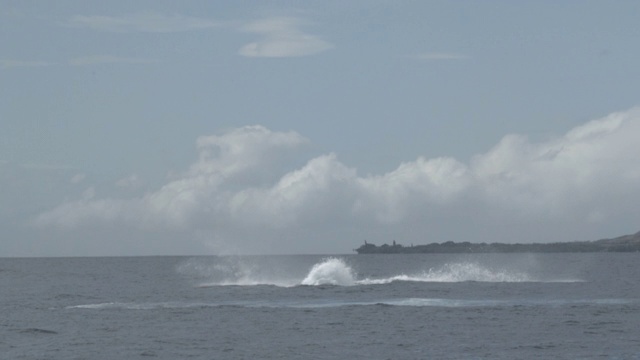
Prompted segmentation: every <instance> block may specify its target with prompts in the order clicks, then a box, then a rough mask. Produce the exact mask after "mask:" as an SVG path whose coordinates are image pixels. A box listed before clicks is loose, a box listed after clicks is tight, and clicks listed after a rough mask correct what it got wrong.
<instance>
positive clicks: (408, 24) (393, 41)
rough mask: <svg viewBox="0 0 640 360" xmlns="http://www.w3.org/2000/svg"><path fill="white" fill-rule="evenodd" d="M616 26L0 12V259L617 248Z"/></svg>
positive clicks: (362, 8)
mask: <svg viewBox="0 0 640 360" xmlns="http://www.w3.org/2000/svg"><path fill="white" fill-rule="evenodd" d="M638 14H640V3H638V2H636V1H616V2H604V1H562V2H556V1H548V2H546V1H536V2H533V1H531V2H511V1H482V2H463V1H456V2H445V1H439V2H435V1H414V2H400V1H349V2H342V1H336V2H333V1H324V2H303V3H300V4H298V5H297V6H292V4H291V3H290V2H278V1H271V2H210V1H184V2H183V1H180V2H172V1H136V2H129V1H110V2H88V1H77V2H76V1H55V2H42V1H33V2H32V1H2V0H0V129H1V131H0V256H86V255H90V256H100V255H172V254H196V255H197V254H203V255H207V254H236V253H239V254H291V253H349V252H351V250H352V249H353V248H355V247H357V246H359V245H360V244H361V243H362V242H363V241H364V240H365V239H366V240H368V241H369V242H373V243H378V244H382V243H384V242H387V243H390V242H391V241H393V240H396V241H397V242H400V243H403V244H405V245H409V244H411V243H413V244H423V243H429V242H443V241H450V240H452V241H471V242H494V241H499V242H551V241H572V240H595V239H600V238H604V237H614V236H619V235H623V234H629V233H635V232H636V231H638V230H640V221H639V219H640V156H638V143H640V107H638V106H639V105H640V91H638V84H639V80H640V67H639V66H638V64H640V46H639V45H640V23H639V22H638Z"/></svg>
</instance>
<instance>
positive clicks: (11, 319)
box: [0, 253, 640, 359]
mask: <svg viewBox="0 0 640 360" xmlns="http://www.w3.org/2000/svg"><path fill="white" fill-rule="evenodd" d="M639 259H640V254H636V253H591V254H469V255H465V254H405V255H400V254H398V255H334V256H307V255H296V256H202V257H103V258H90V257H87V258H0V358H1V359H147V358H150V359H640V262H639V261H638V260H639Z"/></svg>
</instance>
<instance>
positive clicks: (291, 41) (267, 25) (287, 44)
mask: <svg viewBox="0 0 640 360" xmlns="http://www.w3.org/2000/svg"><path fill="white" fill-rule="evenodd" d="M303 25H305V23H304V21H302V20H301V19H298V18H292V17H275V18H268V19H263V20H259V21H255V22H252V23H249V24H247V25H245V26H243V27H242V29H241V30H242V31H245V32H249V33H254V34H257V35H259V36H260V38H259V39H258V40H257V41H254V42H251V43H249V44H246V45H244V46H243V47H242V48H240V50H239V52H238V53H239V54H240V55H242V56H246V57H271V58H278V57H300V56H308V55H314V54H317V53H321V52H323V51H326V50H329V49H331V48H333V47H334V46H333V44H331V43H330V42H328V41H325V40H323V39H322V38H321V37H319V36H316V35H311V34H308V33H305V32H303V31H302V30H301V29H300V28H301V27H302V26H303Z"/></svg>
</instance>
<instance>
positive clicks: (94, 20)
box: [66, 12, 222, 33]
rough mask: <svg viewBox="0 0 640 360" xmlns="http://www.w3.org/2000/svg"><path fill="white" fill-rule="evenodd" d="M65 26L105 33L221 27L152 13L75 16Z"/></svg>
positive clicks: (210, 21)
mask: <svg viewBox="0 0 640 360" xmlns="http://www.w3.org/2000/svg"><path fill="white" fill-rule="evenodd" d="M66 25H68V26H71V27H78V28H89V29H93V30H98V31H107V32H121V33H129V32H148V33H173V32H183V31H191V30H204V29H210V28H216V27H220V26H222V24H221V23H220V22H218V21H214V20H210V19H203V18H197V17H191V16H184V15H177V14H176V15H165V14H160V13H154V12H147V13H136V14H127V15H122V16H83V15H76V16H74V17H73V18H72V19H71V20H69V21H68V22H67V23H66Z"/></svg>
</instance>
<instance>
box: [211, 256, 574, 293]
mask: <svg viewBox="0 0 640 360" xmlns="http://www.w3.org/2000/svg"><path fill="white" fill-rule="evenodd" d="M204 269H205V270H207V271H205V272H203V271H202V269H201V270H200V271H201V272H203V273H205V275H207V274H208V275H209V276H211V277H214V276H215V277H217V279H215V280H213V281H211V280H209V281H205V282H201V283H200V284H199V285H198V286H200V287H210V286H228V285H235V286H250V285H272V286H278V287H293V286H300V285H302V286H320V285H334V286H357V285H383V284H389V283H392V282H401V281H406V282H425V283H431V282H433V283H435V282H442V283H457V282H471V281H473V282H509V283H515V282H580V280H576V279H539V278H535V277H533V276H531V275H529V274H528V273H526V272H521V271H515V270H509V269H497V268H492V267H488V266H485V265H482V264H479V263H477V262H454V263H448V264H444V265H442V266H440V267H437V268H430V269H428V270H425V271H422V272H417V273H409V274H404V273H401V274H397V275H391V276H386V277H378V278H371V277H365V278H359V277H358V274H357V272H356V271H355V270H354V269H353V268H352V267H351V266H350V265H349V264H348V263H347V262H346V261H345V260H344V259H342V258H338V257H329V258H325V259H323V260H321V261H320V262H318V263H316V264H314V265H313V266H312V267H311V269H310V270H309V271H308V272H307V274H306V275H305V276H304V277H303V278H302V279H300V278H297V279H296V278H295V277H288V278H282V277H278V276H274V275H273V274H272V275H267V274H268V272H264V271H262V270H264V269H260V268H258V267H256V266H255V265H251V264H247V263H246V262H243V261H238V260H236V261H235V262H233V263H228V262H222V263H219V264H215V265H213V266H212V267H211V266H210V267H205V268H204Z"/></svg>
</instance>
